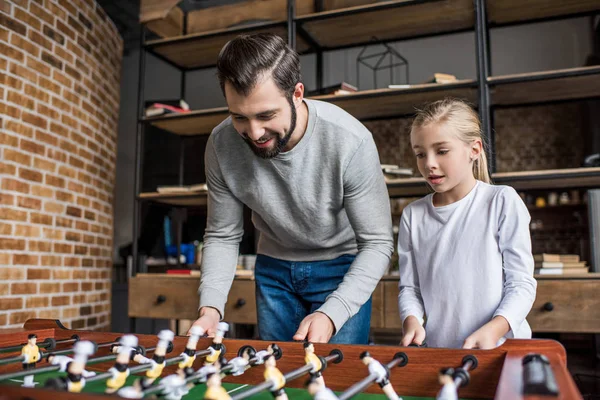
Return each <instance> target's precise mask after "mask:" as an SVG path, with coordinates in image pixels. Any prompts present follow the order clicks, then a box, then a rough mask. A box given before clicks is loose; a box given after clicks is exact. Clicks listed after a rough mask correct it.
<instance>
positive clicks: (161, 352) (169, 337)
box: [142, 329, 175, 387]
mask: <svg viewBox="0 0 600 400" xmlns="http://www.w3.org/2000/svg"><path fill="white" fill-rule="evenodd" d="M174 338H175V334H174V333H173V332H172V331H170V330H168V329H165V330H162V331H160V332H159V333H158V344H157V345H156V350H154V355H153V356H152V359H151V360H150V363H151V364H152V367H151V368H150V369H149V370H148V371H146V378H145V379H144V380H143V385H142V386H144V387H148V386H150V385H151V384H152V383H154V381H155V380H156V378H158V377H159V376H161V375H162V372H163V369H164V368H165V365H166V363H165V354H167V348H168V347H169V343H170V342H172V341H173V339H174Z"/></svg>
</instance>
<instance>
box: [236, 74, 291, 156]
mask: <svg viewBox="0 0 600 400" xmlns="http://www.w3.org/2000/svg"><path fill="white" fill-rule="evenodd" d="M225 97H226V99H227V106H228V107H229V113H230V114H231V119H232V121H233V127H234V128H235V130H236V131H237V132H238V133H239V134H240V135H241V136H242V137H243V138H244V140H245V141H246V143H248V146H250V148H251V149H252V151H253V152H254V154H256V155H257V156H259V157H261V158H273V157H275V156H277V155H278V154H279V153H281V152H282V151H284V150H286V148H285V147H286V145H287V144H288V142H289V140H290V136H291V135H292V133H293V132H294V129H295V128H296V107H295V106H294V104H293V102H292V100H291V98H290V99H288V98H286V96H285V95H284V93H283V92H282V91H281V89H279V88H278V87H277V85H276V84H275V81H274V80H273V78H272V77H271V76H270V75H268V76H266V77H265V78H262V79H259V80H258V83H257V84H256V86H255V87H254V88H253V89H252V91H251V92H250V94H249V95H248V96H244V95H243V94H240V93H238V92H237V91H236V90H235V89H234V88H233V86H232V85H231V84H230V83H229V82H225Z"/></svg>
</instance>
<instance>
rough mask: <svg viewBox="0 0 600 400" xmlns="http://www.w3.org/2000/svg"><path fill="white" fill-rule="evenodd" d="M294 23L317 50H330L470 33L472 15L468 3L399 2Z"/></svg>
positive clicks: (447, 0)
mask: <svg viewBox="0 0 600 400" xmlns="http://www.w3.org/2000/svg"><path fill="white" fill-rule="evenodd" d="M387 5H394V6H395V7H391V8H390V7H386V6H387ZM348 12H354V13H351V14H349V13H348ZM315 18H318V19H315ZM297 22H298V23H299V25H300V26H302V27H303V28H304V29H305V30H306V31H307V32H308V33H309V34H310V35H311V36H312V37H313V38H314V39H315V40H316V41H317V42H318V43H319V44H320V45H321V46H323V47H325V48H333V47H340V46H349V45H354V44H360V43H366V42H369V41H370V40H371V39H372V38H373V36H375V37H377V38H378V39H379V40H392V39H393V40H397V39H403V38H409V37H415V36H423V35H430V34H437V33H445V32H453V31H461V30H466V29H472V28H473V26H474V23H475V13H474V9H473V1H472V0H441V1H430V2H424V3H423V2H415V1H411V0H401V1H387V2H382V3H381V2H380V3H377V4H369V5H365V6H357V7H351V8H345V9H342V10H335V11H324V12H319V13H315V14H309V15H306V16H304V17H298V18H297ZM349 32H351V33H352V34H349Z"/></svg>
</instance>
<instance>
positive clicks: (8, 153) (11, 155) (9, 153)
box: [4, 149, 31, 166]
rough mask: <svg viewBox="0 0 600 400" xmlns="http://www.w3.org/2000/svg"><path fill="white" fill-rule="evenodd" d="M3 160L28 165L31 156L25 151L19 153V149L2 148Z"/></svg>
mask: <svg viewBox="0 0 600 400" xmlns="http://www.w3.org/2000/svg"><path fill="white" fill-rule="evenodd" d="M4 161H12V162H16V163H18V164H22V165H26V166H30V165H31V156H29V155H28V154H26V153H21V152H20V151H16V150H11V149H4Z"/></svg>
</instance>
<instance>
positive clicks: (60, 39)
mask: <svg viewBox="0 0 600 400" xmlns="http://www.w3.org/2000/svg"><path fill="white" fill-rule="evenodd" d="M43 32H44V35H46V36H48V37H49V38H50V39H51V40H54V41H55V42H56V43H58V44H60V45H63V44H65V37H64V36H63V35H61V34H60V33H58V32H57V31H56V30H54V29H52V28H51V27H49V26H48V25H46V24H44V29H43ZM57 48H58V47H57Z"/></svg>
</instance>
